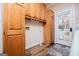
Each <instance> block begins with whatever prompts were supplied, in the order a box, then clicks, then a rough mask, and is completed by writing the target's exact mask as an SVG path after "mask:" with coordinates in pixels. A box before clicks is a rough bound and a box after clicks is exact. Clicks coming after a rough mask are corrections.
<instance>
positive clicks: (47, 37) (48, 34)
mask: <svg viewBox="0 0 79 59" xmlns="http://www.w3.org/2000/svg"><path fill="white" fill-rule="evenodd" d="M53 15H54V13H53V12H52V11H51V10H47V14H46V21H47V22H46V24H44V42H45V43H47V44H51V43H53V41H54V38H52V37H54V32H52V30H53V31H54V19H53ZM52 33H53V34H52Z"/></svg>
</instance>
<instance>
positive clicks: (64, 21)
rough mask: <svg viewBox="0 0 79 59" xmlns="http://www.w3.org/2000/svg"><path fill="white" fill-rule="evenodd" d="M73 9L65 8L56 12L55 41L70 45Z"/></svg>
mask: <svg viewBox="0 0 79 59" xmlns="http://www.w3.org/2000/svg"><path fill="white" fill-rule="evenodd" d="M72 16H73V10H72V9H66V10H62V11H58V12H56V16H55V19H56V20H55V25H56V26H55V34H56V35H55V43H59V44H63V45H67V46H71V43H72V33H73V27H72V23H73V17H72Z"/></svg>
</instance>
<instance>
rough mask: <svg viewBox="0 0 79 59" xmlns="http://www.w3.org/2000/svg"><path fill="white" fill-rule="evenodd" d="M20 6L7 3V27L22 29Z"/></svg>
mask: <svg viewBox="0 0 79 59" xmlns="http://www.w3.org/2000/svg"><path fill="white" fill-rule="evenodd" d="M21 13H22V7H21V6H18V5H17V4H8V29H9V30H19V29H20V30H21V29H22V14H21Z"/></svg>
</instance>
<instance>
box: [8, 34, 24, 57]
mask: <svg viewBox="0 0 79 59" xmlns="http://www.w3.org/2000/svg"><path fill="white" fill-rule="evenodd" d="M22 48H23V47H22V35H14V36H8V55H10V56H20V55H23V52H22V51H23V50H22Z"/></svg>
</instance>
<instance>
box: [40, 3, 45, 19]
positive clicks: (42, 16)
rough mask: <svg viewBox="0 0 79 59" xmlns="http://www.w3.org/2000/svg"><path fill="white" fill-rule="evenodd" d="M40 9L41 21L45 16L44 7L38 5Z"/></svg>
mask: <svg viewBox="0 0 79 59" xmlns="http://www.w3.org/2000/svg"><path fill="white" fill-rule="evenodd" d="M40 5H41V6H40V7H41V9H40V11H41V12H40V13H41V14H40V18H41V20H45V16H46V6H45V5H44V4H40Z"/></svg>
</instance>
